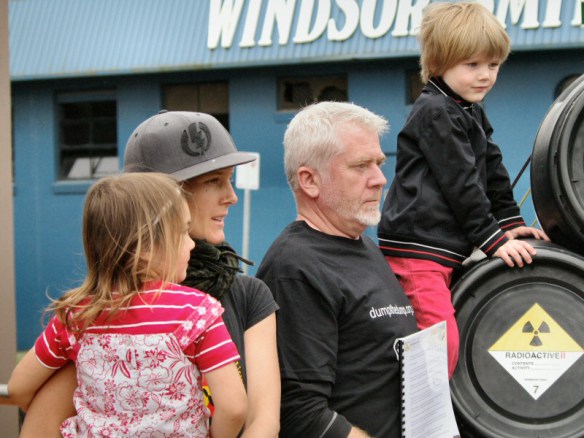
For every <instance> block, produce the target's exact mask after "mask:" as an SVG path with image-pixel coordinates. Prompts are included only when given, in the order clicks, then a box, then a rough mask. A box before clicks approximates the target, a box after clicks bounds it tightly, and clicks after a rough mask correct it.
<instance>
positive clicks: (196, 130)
mask: <svg viewBox="0 0 584 438" xmlns="http://www.w3.org/2000/svg"><path fill="white" fill-rule="evenodd" d="M180 145H181V147H182V149H183V151H185V153H187V154H189V155H192V156H194V157H198V156H201V155H205V152H207V150H208V149H209V146H211V131H209V128H208V127H207V125H205V124H204V123H203V122H194V123H191V124H190V125H189V126H188V128H187V129H185V130H184V131H183V133H182V135H181V138H180Z"/></svg>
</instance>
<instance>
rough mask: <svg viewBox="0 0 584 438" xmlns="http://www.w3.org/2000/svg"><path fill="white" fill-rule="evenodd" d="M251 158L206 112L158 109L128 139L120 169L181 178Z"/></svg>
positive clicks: (187, 177) (254, 157)
mask: <svg viewBox="0 0 584 438" xmlns="http://www.w3.org/2000/svg"><path fill="white" fill-rule="evenodd" d="M255 159H256V156H255V155H252V154H248V153H246V152H238V151H237V149H236V148H235V144H234V143H233V139H232V138H231V135H229V132H227V130H226V129H225V128H224V127H223V125H222V124H221V123H220V122H219V121H218V120H217V119H216V118H215V117H213V116H211V115H210V114H205V113H194V112H188V111H166V110H162V111H160V112H159V113H158V114H156V115H155V116H152V117H150V118H149V119H147V120H145V121H144V122H142V123H140V125H138V127H137V128H136V129H135V130H134V132H133V133H132V135H131V136H130V138H129V139H128V142H127V143H126V152H125V153H124V172H162V173H166V174H169V175H172V176H174V177H175V178H176V179H177V180H179V181H185V180H187V179H190V178H194V177H195V176H199V175H203V174H205V173H209V172H212V171H214V170H218V169H223V168H225V167H231V166H237V165H238V164H245V163H249V162H250V161H253V160H255Z"/></svg>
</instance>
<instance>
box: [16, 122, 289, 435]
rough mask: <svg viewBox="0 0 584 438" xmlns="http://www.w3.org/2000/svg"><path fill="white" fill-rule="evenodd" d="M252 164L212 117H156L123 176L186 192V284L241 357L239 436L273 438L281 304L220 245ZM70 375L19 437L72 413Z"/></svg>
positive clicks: (140, 130) (58, 380)
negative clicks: (237, 185)
mask: <svg viewBox="0 0 584 438" xmlns="http://www.w3.org/2000/svg"><path fill="white" fill-rule="evenodd" d="M254 159H255V156H254V155H251V154H247V153H245V152H238V151H237V149H236V148H235V144H234V143H233V140H232V138H231V136H230V135H229V133H228V132H227V130H226V129H225V128H224V127H223V126H222V125H221V124H220V123H219V121H217V119H215V118H214V117H212V116H210V115H208V114H204V113H192V112H178V111H175V112H172V111H170V112H167V111H161V112H160V113H159V114H157V115H155V116H153V117H150V118H149V119H147V120H145V121H144V122H142V123H141V124H140V125H139V126H138V127H137V128H136V129H135V130H134V132H133V133H132V135H131V136H130V138H129V140H128V143H127V145H126V151H125V156H124V171H125V172H164V173H167V174H170V175H172V176H174V177H175V178H176V179H177V180H179V181H182V182H183V187H184V188H185V191H186V192H187V193H189V194H190V197H189V208H190V210H191V217H192V221H191V229H190V235H191V237H192V238H193V239H194V240H195V242H196V246H195V249H194V250H193V252H192V253H191V260H190V262H189V269H188V273H187V279H186V280H185V281H184V284H186V285H189V286H191V287H195V288H197V289H200V290H203V291H205V292H207V293H209V294H211V295H213V296H214V297H216V298H217V299H219V300H220V301H221V304H222V305H223V307H224V308H225V313H224V314H223V319H224V321H225V324H226V325H227V329H228V330H229V333H230V334H231V337H232V339H233V341H234V342H235V344H236V346H237V348H238V350H239V352H240V356H241V358H242V359H241V363H240V366H241V373H242V378H243V380H244V383H245V385H246V388H247V396H248V415H247V420H246V423H245V427H244V430H243V432H242V434H241V436H242V437H254V438H255V437H266V438H267V437H277V435H278V431H279V415H280V375H279V367H278V356H277V350H276V317H275V312H276V310H277V309H278V306H277V304H276V303H275V301H274V299H273V298H272V295H271V293H270V291H269V289H268V288H267V286H266V285H265V284H264V283H263V282H262V281H261V280H259V279H257V278H254V277H249V276H246V275H238V272H240V271H239V267H238V266H239V262H240V261H243V262H245V263H249V262H248V261H246V260H244V259H242V258H241V257H239V256H238V255H237V254H236V253H235V251H234V250H233V249H232V248H230V247H229V245H228V244H226V243H225V233H224V221H225V218H226V217H227V214H228V210H229V207H230V206H232V205H234V204H235V203H236V202H237V195H236V194H235V191H234V190H233V186H232V184H231V179H232V175H233V170H234V166H237V165H239V164H244V163H247V162H250V161H252V160H254ZM69 368H72V367H69ZM74 376H75V374H74V369H73V370H65V371H63V372H61V373H60V374H57V375H56V376H55V377H54V378H53V379H52V381H49V382H48V388H50V389H47V390H43V389H41V391H40V392H39V394H38V395H37V397H35V400H33V403H32V404H31V407H30V409H29V411H28V412H27V417H26V419H25V422H24V424H23V428H22V431H21V437H26V436H35V435H36V436H38V431H39V427H42V428H43V430H44V431H45V432H47V433H46V434H45V435H44V436H49V435H50V434H49V432H52V426H53V424H54V425H55V427H56V429H55V433H57V431H58V424H60V422H61V420H63V419H64V418H66V417H67V416H69V415H73V413H71V412H70V411H71V410H72V409H73V405H72V403H70V406H67V405H69V403H66V402H63V400H64V397H65V396H67V397H69V399H72V395H71V394H72V389H73V388H74V387H75V384H74V379H75V377H74ZM211 396H212V394H211ZM61 406H63V407H62V408H61ZM65 406H67V412H65ZM56 407H58V409H56ZM60 411H63V412H60ZM73 412H74V411H73ZM57 417H59V418H57ZM55 436H59V435H57V434H55Z"/></svg>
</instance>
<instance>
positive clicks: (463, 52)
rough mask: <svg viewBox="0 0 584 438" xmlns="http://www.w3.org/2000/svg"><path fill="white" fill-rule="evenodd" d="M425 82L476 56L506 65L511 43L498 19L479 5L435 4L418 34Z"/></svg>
mask: <svg viewBox="0 0 584 438" xmlns="http://www.w3.org/2000/svg"><path fill="white" fill-rule="evenodd" d="M418 41H419V42H420V46H421V55H420V67H421V69H422V70H421V74H420V75H421V78H422V82H423V83H427V82H428V80H429V79H430V78H431V77H432V76H440V75H442V74H443V73H444V72H445V71H446V70H448V69H449V68H451V67H454V66H455V65H456V64H458V63H460V62H462V61H464V60H467V59H471V58H472V57H475V56H481V57H486V58H489V59H498V60H499V61H500V62H501V63H503V62H504V61H505V60H506V59H507V56H509V51H510V50H511V42H510V40H509V36H508V35H507V32H505V29H504V28H503V26H502V25H501V23H500V22H499V21H498V20H497V18H496V17H495V16H494V15H493V14H492V13H491V12H490V11H489V10H488V9H487V8H485V7H484V6H482V5H481V4H479V3H475V2H455V3H432V4H430V5H428V6H427V7H426V8H425V9H424V17H423V19H422V24H421V27H420V32H419V34H418Z"/></svg>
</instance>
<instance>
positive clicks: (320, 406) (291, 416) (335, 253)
mask: <svg viewBox="0 0 584 438" xmlns="http://www.w3.org/2000/svg"><path fill="white" fill-rule="evenodd" d="M257 276H258V278H261V279H262V280H264V281H265V283H266V284H267V285H268V287H269V288H270V290H271V291H272V293H273V295H274V298H275V299H276V302H277V303H278V305H279V306H280V310H279V312H278V314H277V322H278V352H279V358H280V367H281V373H282V417H281V431H280V436H281V437H286V436H290V437H299V436H302V437H312V436H315V437H316V436H325V437H329V436H346V435H347V433H348V429H349V427H350V426H349V423H350V424H352V425H354V426H358V427H360V428H361V429H364V430H365V431H367V432H368V433H369V434H371V435H373V436H375V437H378V438H382V437H397V436H400V434H401V426H400V425H401V419H400V377H399V364H398V360H397V357H396V354H395V352H394V350H393V342H394V340H395V339H396V337H401V336H405V335H408V334H410V333H413V332H414V331H416V330H417V328H416V320H415V318H414V314H413V309H412V307H411V305H410V303H409V301H408V299H407V297H406V296H405V294H404V292H403V290H402V288H401V286H400V285H399V283H398V281H397V279H396V278H395V276H394V275H393V273H392V272H391V269H390V268H389V266H388V264H387V262H386V261H385V259H384V257H383V256H382V254H381V252H380V250H379V249H378V248H377V246H376V245H375V243H374V242H373V241H372V240H371V239H369V238H367V237H363V238H360V239H357V240H352V239H347V238H343V237H337V236H331V235H328V234H324V233H321V232H319V231H316V230H313V229H312V228H310V227H309V226H308V225H306V223H305V222H294V223H292V224H291V225H289V226H288V227H287V228H286V229H285V230H284V231H283V232H282V234H281V235H280V236H279V237H278V238H277V239H276V240H275V241H274V243H273V244H272V246H271V247H270V249H269V250H268V252H267V254H266V256H265V258H264V260H263V261H262V263H261V265H260V267H259V269H258V272H257ZM347 421H348V423H347ZM323 434H324V435H323Z"/></svg>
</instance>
